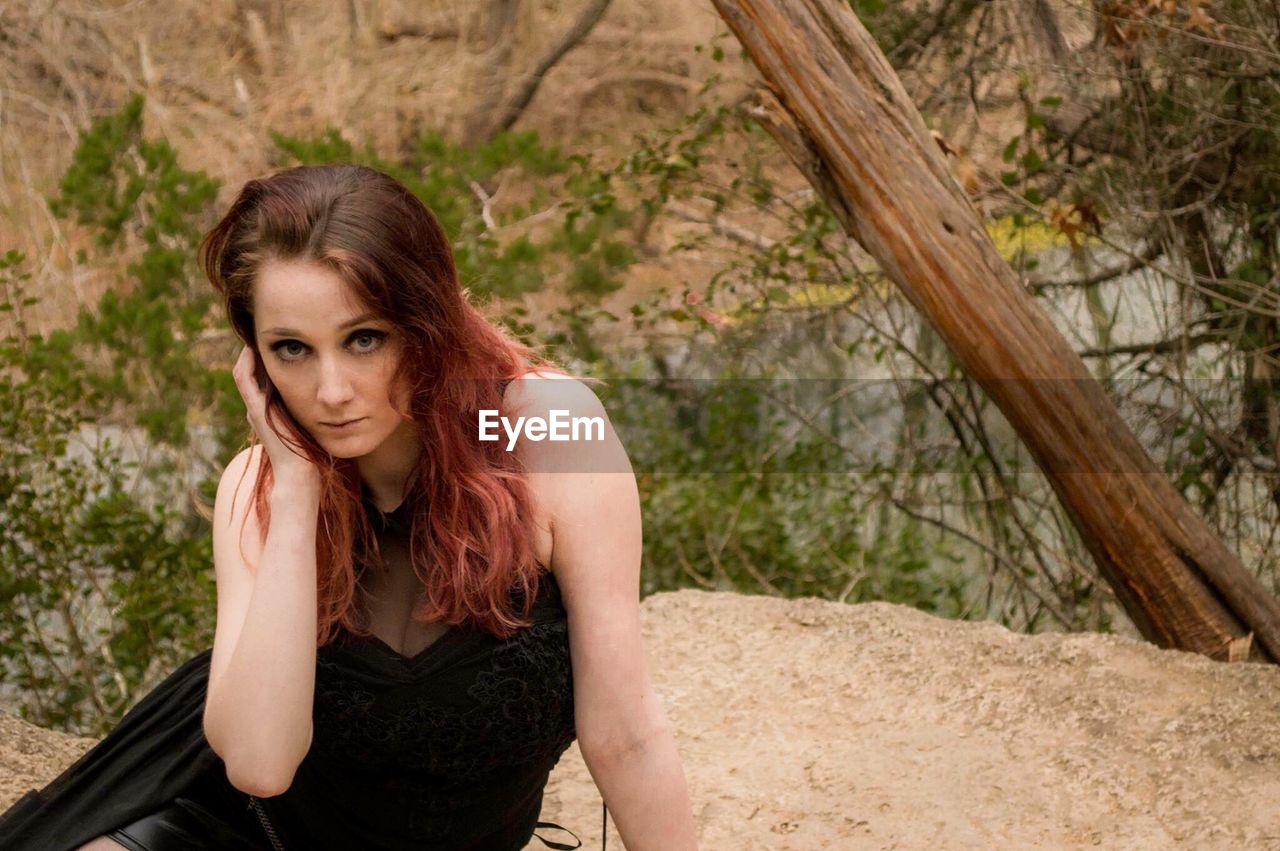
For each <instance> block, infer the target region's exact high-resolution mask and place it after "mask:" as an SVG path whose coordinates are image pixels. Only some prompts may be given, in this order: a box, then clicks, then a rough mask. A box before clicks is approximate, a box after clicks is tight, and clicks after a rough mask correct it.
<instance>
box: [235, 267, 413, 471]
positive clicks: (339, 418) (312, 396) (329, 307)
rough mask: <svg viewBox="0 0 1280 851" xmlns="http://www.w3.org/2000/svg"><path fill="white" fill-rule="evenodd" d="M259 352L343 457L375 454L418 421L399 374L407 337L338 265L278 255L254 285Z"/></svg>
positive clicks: (302, 419)
mask: <svg viewBox="0 0 1280 851" xmlns="http://www.w3.org/2000/svg"><path fill="white" fill-rule="evenodd" d="M253 316H254V328H255V332H256V334H257V344H258V351H259V352H261V354H262V360H263V362H264V363H265V364H266V366H267V374H268V376H270V378H271V383H272V384H274V385H275V386H276V389H277V390H279V392H280V396H281V397H282V398H283V399H284V403H285V406H286V407H287V408H288V409H289V413H290V414H292V415H293V418H294V419H295V420H297V422H298V424H299V425H301V426H302V427H303V428H305V429H306V430H307V431H308V432H309V433H310V434H311V436H312V437H313V438H315V440H316V442H317V443H319V444H320V445H321V446H322V447H323V448H324V449H325V450H327V451H328V452H329V453H330V454H331V455H333V456H334V457H336V458H359V457H361V456H365V455H370V454H372V453H373V452H374V451H375V450H376V449H378V448H379V447H380V446H382V445H383V444H385V443H387V442H388V438H390V437H392V436H393V435H394V436H396V438H397V441H398V442H399V441H405V440H406V439H408V438H410V437H411V436H412V434H413V428H412V423H411V422H410V421H408V420H406V419H405V418H403V417H401V416H400V414H399V413H397V408H399V410H407V405H408V392H407V390H406V389H405V388H403V387H401V388H396V391H397V392H394V393H393V388H392V386H391V383H392V375H393V373H394V371H395V368H396V365H397V363H398V362H399V358H400V353H401V348H402V345H401V341H400V339H399V336H398V334H397V333H396V329H395V326H394V325H392V324H391V323H390V322H388V321H386V320H384V319H379V318H377V317H375V316H374V315H373V313H372V311H370V310H369V309H368V307H367V306H366V305H364V304H362V303H361V302H360V301H359V300H358V299H357V297H356V296H355V294H354V293H353V292H352V291H351V289H350V287H349V286H348V285H347V283H346V282H345V281H343V280H342V278H341V277H339V275H338V274H337V273H336V272H334V271H333V270H331V269H329V268H327V267H325V266H322V265H319V264H316V263H311V262H306V261H293V260H289V261H282V260H271V261H268V262H267V263H266V264H264V265H263V267H262V269H261V270H260V271H259V274H258V277H257V280H256V281H255V283H254V288H253Z"/></svg>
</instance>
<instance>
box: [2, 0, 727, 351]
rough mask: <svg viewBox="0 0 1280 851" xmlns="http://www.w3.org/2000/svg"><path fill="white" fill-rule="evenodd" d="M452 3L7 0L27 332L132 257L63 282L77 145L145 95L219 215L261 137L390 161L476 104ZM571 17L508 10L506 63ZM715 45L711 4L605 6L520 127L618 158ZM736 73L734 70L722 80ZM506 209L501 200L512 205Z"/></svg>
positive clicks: (7, 218)
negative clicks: (339, 142)
mask: <svg viewBox="0 0 1280 851" xmlns="http://www.w3.org/2000/svg"><path fill="white" fill-rule="evenodd" d="M475 5H476V4H475V3H472V2H467V0H435V2H426V3H423V2H410V0H350V2H349V3H342V4H338V3H327V2H325V3H322V2H316V0H311V2H303V1H302V0H204V2H193V0H177V2H163V0H127V2H121V0H115V2H99V3H90V2H85V1H84V0H82V2H68V3H57V4H54V3H50V2H47V0H25V2H12V3H8V4H5V6H4V7H3V8H0V44H3V45H4V47H5V49H4V50H3V51H0V208H2V210H3V217H0V249H8V248H11V247H12V248H18V249H19V250H22V251H24V252H25V253H26V254H27V256H28V258H29V269H30V270H31V271H32V272H33V273H34V274H33V281H32V291H33V293H34V294H36V295H39V296H41V297H42V303H41V304H40V305H39V307H38V310H37V311H35V312H34V313H32V314H30V315H29V317H28V319H29V321H30V322H31V324H32V326H33V328H34V329H35V330H41V331H44V330H47V329H49V328H50V327H55V326H58V325H61V324H63V323H65V322H66V321H67V319H68V318H69V317H71V316H73V315H74V312H75V309H76V307H77V306H78V305H79V304H81V303H84V302H86V301H91V300H94V299H96V298H97V296H98V294H100V293H101V291H102V289H103V288H104V287H105V286H108V285H110V284H111V283H112V282H118V281H121V280H122V279H123V277H124V275H123V272H124V268H125V267H126V266H127V265H128V263H129V262H131V261H132V259H133V258H134V257H136V256H137V252H138V251H139V250H140V246H137V245H133V246H125V247H124V248H122V249H121V250H119V251H117V252H115V253H114V254H113V255H112V257H111V258H110V259H109V260H102V261H98V260H95V261H94V262H92V263H91V264H89V265H87V266H86V265H79V266H77V265H76V264H75V263H74V262H73V260H72V258H73V257H74V256H75V252H76V250H77V249H82V248H83V249H88V247H89V241H88V237H89V234H87V233H86V232H84V229H83V228H79V227H77V226H75V225H74V224H70V223H68V222H65V221H62V220H59V219H57V218H56V217H54V216H53V215H52V214H51V213H50V212H49V209H48V205H47V203H46V200H45V199H46V197H48V196H50V195H53V194H55V193H56V185H57V180H58V178H59V177H60V175H61V174H62V173H63V171H64V170H65V168H66V166H67V164H68V163H69V161H70V157H71V153H72V150H73V149H74V146H75V142H76V135H77V133H78V132H79V131H80V130H81V129H83V128H86V127H88V125H89V123H90V122H91V121H92V120H93V119H94V118H97V117H99V116H103V115H107V114H111V113H113V112H115V111H116V110H118V109H119V107H120V106H121V105H122V104H123V103H124V101H125V100H126V99H127V97H128V96H129V95H130V94H131V93H133V92H142V93H144V94H145V95H146V97H147V106H146V111H145V116H144V121H145V127H146V133H147V134H148V135H149V136H153V137H163V138H165V139H167V140H168V141H169V142H170V144H172V145H173V146H174V148H175V149H176V150H177V151H178V153H179V158H180V161H181V162H182V163H183V165H184V166H185V167H187V168H195V169H203V170H205V171H206V172H208V173H209V174H211V175H214V176H216V177H218V178H219V179H220V180H222V182H223V187H224V188H223V195H224V197H223V199H222V200H223V201H224V202H228V201H229V200H230V197H231V195H232V194H233V193H234V192H235V190H236V189H237V188H238V187H239V185H241V184H242V183H243V181H244V180H246V179H247V178H249V177H251V176H254V175H256V174H260V173H263V172H265V171H269V170H271V169H272V168H274V167H275V166H276V165H277V163H275V162H273V161H272V158H271V154H272V145H271V142H270V138H269V136H268V131H269V130H277V131H281V132H284V133H292V134H304V133H309V132H318V131H320V130H323V129H324V128H326V127H330V126H332V127H336V128H338V129H339V130H341V131H342V133H343V134H344V135H345V136H346V137H347V138H348V139H351V140H355V141H357V142H358V143H363V142H365V141H368V142H369V143H371V144H372V145H373V147H374V148H375V149H376V150H377V151H378V152H379V154H381V155H383V156H386V157H394V156H395V155H396V153H397V151H399V150H400V149H401V148H402V146H404V145H405V144H407V143H408V142H409V141H410V140H412V139H413V138H414V137H415V136H416V135H417V134H419V133H420V132H421V131H423V130H424V129H427V128H440V129H443V130H445V131H446V132H447V133H450V134H451V135H453V134H456V133H457V131H458V130H459V127H460V122H461V120H462V119H463V118H464V116H465V115H466V110H467V105H468V104H469V103H470V102H472V101H473V100H474V98H475V96H476V92H475V85H474V82H473V81H474V80H475V79H476V77H477V74H476V71H477V69H478V68H479V67H480V66H481V64H482V63H484V62H485V61H486V56H485V55H484V54H478V55H475V54H472V53H471V52H470V51H469V50H468V48H467V44H466V34H467V33H468V32H470V31H471V30H470V28H472V27H474V26H475V22H474V21H471V20H468V17H467V15H468V10H470V9H472V8H474V7H475ZM581 6H582V3H580V2H566V0H540V2H528V3H525V4H524V5H523V6H522V11H521V18H520V20H519V21H518V24H517V28H516V30H517V39H516V46H515V54H514V63H513V64H514V67H515V68H517V69H519V68H524V67H528V66H529V65H530V64H531V63H532V61H533V59H534V57H535V56H536V55H537V54H538V52H539V51H540V50H541V49H543V47H544V46H545V44H546V43H547V42H548V41H550V40H551V38H552V37H553V36H554V35H555V34H557V33H558V32H560V31H561V30H562V29H564V28H565V27H567V26H568V23H569V22H570V21H571V20H572V19H573V17H574V16H575V15H576V14H577V12H578V10H579V8H580V7H581ZM721 29H723V25H722V23H721V22H720V20H719V18H718V17H717V16H716V15H715V13H714V11H713V10H712V8H711V6H710V4H706V5H702V4H689V3H683V2H679V0H660V1H659V2H654V0H615V2H614V3H613V5H612V6H611V7H610V9H609V11H608V12H607V13H606V15H605V17H604V19H603V20H602V21H601V22H600V24H599V25H598V26H597V27H596V29H595V30H594V31H593V32H592V33H591V35H589V36H588V38H587V39H586V41H585V42H584V43H583V44H582V45H581V46H579V47H578V48H577V49H575V50H574V51H571V52H570V53H569V54H568V55H567V56H566V57H565V58H564V60H563V61H562V62H561V63H560V64H559V65H558V66H556V67H555V68H554V69H553V70H552V71H551V73H550V74H548V76H547V78H546V80H545V81H544V83H543V85H542V88H541V89H540V90H539V92H538V94H537V96H536V97H535V98H534V100H533V102H532V103H531V104H530V106H529V108H528V110H527V111H526V112H525V114H524V115H523V116H522V117H521V119H520V121H519V122H518V123H517V125H516V126H517V129H536V130H538V132H539V133H540V135H541V136H542V137H543V138H544V139H545V140H549V141H555V142H558V143H560V144H561V145H563V146H564V147H566V148H567V149H569V150H591V151H593V152H596V153H598V154H600V155H602V156H604V157H606V158H607V157H608V156H609V155H610V154H618V153H621V152H622V151H623V150H624V149H625V148H626V146H627V144H628V143H629V142H630V140H631V138H632V134H634V133H635V132H639V131H643V130H646V129H652V128H654V127H657V126H661V125H664V124H669V123H671V122H673V121H675V120H677V119H678V118H679V116H680V115H681V114H683V113H684V112H685V111H686V110H687V109H689V108H691V102H692V95H693V93H694V92H695V91H696V90H697V88H698V86H700V85H701V83H702V81H703V80H704V79H705V78H706V76H707V75H708V74H709V73H711V71H712V70H716V71H721V72H723V71H725V70H726V66H727V67H728V68H729V69H731V70H730V73H733V71H732V68H733V66H735V65H736V60H734V59H730V61H728V62H726V63H724V64H723V65H716V64H714V63H712V62H711V60H710V59H709V58H707V56H706V54H705V53H703V54H698V53H695V52H694V50H693V47H694V45H696V44H702V43H708V42H709V41H710V39H711V38H712V36H714V35H715V33H716V32H718V31H720V30H721ZM738 70H739V71H741V69H740V68H739V69H738ZM521 194H522V193H520V192H519V191H518V189H517V190H516V191H512V192H510V193H509V195H508V197H509V198H510V199H512V200H514V199H516V198H518V197H519V196H520V195H521Z"/></svg>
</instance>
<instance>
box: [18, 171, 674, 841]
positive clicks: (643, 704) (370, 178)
mask: <svg viewBox="0 0 1280 851" xmlns="http://www.w3.org/2000/svg"><path fill="white" fill-rule="evenodd" d="M200 253H201V263H202V265H203V267H204V269H205V271H206V274H207V275H208V276H209V278H210V280H211V281H212V282H213V284H214V285H215V286H216V287H217V288H218V289H219V291H220V292H221V293H222V295H223V298H224V303H225V306H226V310H227V313H228V316H229V318H230V320H231V324H232V327H233V328H234V329H235V331H236V333H237V334H238V335H239V337H240V338H241V339H242V340H243V341H244V343H245V348H244V350H243V351H242V352H241V354H240V357H239V360H238V361H237V362H236V364H235V367H234V368H233V370H232V373H233V376H234V378H235V382H236V386H237V387H238V388H239V391H240V394H241V396H242V397H243V399H244V401H245V405H246V407H247V410H248V419H249V422H250V424H251V425H252V426H253V432H254V435H256V437H257V442H255V443H254V444H253V445H251V446H250V447H249V448H248V449H246V450H244V451H242V452H241V453H240V454H239V455H237V456H236V457H235V459H233V460H232V462H231V463H230V464H229V465H228V467H227V469H226V470H225V471H224V473H223V475H222V478H221V482H220V484H219V486H218V493H217V500H216V503H215V507H214V513H213V536H214V538H213V545H214V564H215V572H216V575H217V588H218V606H217V624H216V629H215V636H214V642H213V647H212V648H211V650H206V651H204V652H203V653H201V654H200V655H198V656H196V657H195V658H193V659H192V660H190V661H188V662H187V663H185V664H184V665H183V666H181V667H180V668H179V669H178V670H177V671H175V672H174V673H173V674H172V675H171V676H170V677H169V678H168V679H166V680H165V681H164V682H163V683H161V684H160V685H159V686H158V687H157V688H156V689H154V690H153V691H152V692H151V693H150V694H148V695H147V696H146V697H145V698H144V699H143V700H142V701H141V702H140V703H139V704H138V705H137V706H135V707H134V708H133V709H132V710H131V711H130V712H129V713H128V714H127V715H126V716H125V718H124V719H122V721H121V723H120V724H119V725H118V726H117V728H116V729H115V730H113V731H112V733H110V734H109V735H108V736H107V737H106V738H105V739H104V740H103V741H102V742H100V743H99V744H98V745H97V746H95V748H94V749H93V750H91V751H90V752H89V753H87V754H86V755H85V756H84V757H82V758H81V759H80V760H79V761H78V762H77V763H76V764H74V765H72V766H71V767H70V768H68V769H67V771H65V772H64V773H63V775H61V776H60V777H59V778H58V779H56V780H55V781H54V782H52V783H50V784H49V785H48V786H47V787H45V789H43V790H41V791H39V792H34V791H33V792H30V793H28V795H27V796H25V797H24V798H23V799H22V800H20V801H19V802H18V803H17V804H16V805H15V806H14V807H13V808H12V809H11V810H10V811H9V812H8V813H6V814H5V816H4V817H3V818H0V847H3V848H6V849H25V848H31V849H36V848H39V849H40V851H59V849H67V851H70V849H74V848H80V849H92V850H93V851H100V849H117V848H120V847H124V848H130V849H135V851H141V850H143V849H145V851H170V849H179V848H181V849H187V848H245V849H261V848H288V849H290V851H293V849H324V848H335V849H337V848H342V849H355V848H359V849H366V848H367V849H375V848H385V849H409V848H415V849H418V848H433V849H495V851H496V850H497V849H503V851H506V849H519V848H523V847H524V846H525V844H526V843H527V842H528V841H529V839H530V838H531V836H533V835H535V834H534V829H535V828H536V827H544V826H546V827H558V826H557V825H552V824H550V823H546V822H538V821H537V818H538V815H539V811H540V807H541V802H542V794H543V788H544V787H545V785H546V782H547V777H548V774H549V772H550V770H551V768H552V767H553V766H554V765H555V763H556V761H557V760H558V758H559V756H560V755H561V753H563V751H564V750H565V749H566V748H567V747H568V746H569V744H570V743H571V742H572V741H573V740H574V739H575V738H576V739H577V740H578V742H579V746H580V749H581V752H582V754H583V757H584V759H585V761H586V763H587V766H588V768H589V769H590V771H591V775H592V777H593V778H594V780H595V781H596V784H597V786H598V787H599V789H600V791H601V793H602V797H603V798H604V800H605V801H607V802H608V803H609V804H612V805H613V815H614V819H615V822H616V824H617V826H618V830H619V832H620V834H621V836H622V838H623V841H624V842H625V843H626V844H627V847H628V848H631V849H633V851H636V849H646V848H655V849H656V848H662V849H673V848H680V849H687V848H694V847H695V840H694V831H693V820H692V816H691V813H690V808H689V801H688V793H687V790H686V785H685V779H684V775H683V771H682V768H681V765H680V761H679V756H678V754H677V751H676V748H675V744H674V739H673V737H672V735H671V732H670V729H669V726H668V724H667V721H666V717H665V715H664V713H663V710H662V708H661V705H660V704H659V702H658V700H657V698H656V696H655V694H654V691H653V688H652V686H651V684H650V681H649V675H648V672H647V669H646V665H645V660H644V654H643V647H642V644H641V638H640V622H639V606H638V578H639V566H640V546H641V538H640V513H639V500H638V496H637V491H636V484H635V478H634V476H633V475H632V473H631V469H630V464H629V462H628V461H627V458H626V453H625V452H624V451H623V449H622V447H621V445H620V443H619V442H618V439H617V436H616V435H615V434H614V433H613V430H612V428H611V427H609V425H608V418H607V416H606V415H605V413H604V409H603V407H602V406H601V405H600V402H599V400H598V399H597V398H596V396H595V394H594V393H593V392H592V391H591V390H590V389H589V388H588V387H586V386H585V385H584V384H582V383H581V382H579V381H577V380H575V379H573V378H570V377H568V376H566V375H564V374H563V373H560V372H558V371H556V370H555V369H554V368H553V367H552V365H551V364H550V363H548V362H547V361H546V360H545V359H543V358H540V357H538V356H537V355H536V354H535V353H534V352H532V351H531V350H529V349H528V348H526V347H524V346H521V345H519V344H518V343H516V342H515V341H513V340H511V339H510V338H509V337H507V336H506V335H505V334H503V333H502V332H501V331H500V330H499V329H498V328H496V327H495V326H493V325H491V324H490V323H488V322H487V321H485V319H484V318H483V317H482V316H481V315H480V314H479V313H478V312H477V311H476V310H475V309H474V308H473V307H472V306H471V305H470V304H469V302H468V300H467V298H466V294H465V292H464V291H463V290H462V289H461V288H460V286H459V283H458V278H457V273H456V270H455V268H454V264H453V259H452V254H451V251H450V248H449V244H448V241H447V239H446V237H445V235H444V233H443V232H442V231H441V229H440V226H439V224H438V223H437V221H436V219H435V217H434V216H433V215H432V214H431V212H430V211H429V210H428V209H427V208H426V207H425V206H424V205H423V204H422V203H421V202H420V201H419V200H418V199H417V198H416V197H415V196H413V195H412V193H410V192H409V191H408V190H406V189H405V188H404V187H403V186H402V185H401V184H400V183H398V182H397V181H395V180H394V179H392V178H390V177H388V176H387V175H385V174H382V173H381V172H378V171H375V170H373V169H370V168H365V167H360V166H352V165H332V166H316V167H299V168H292V169H288V170H285V171H283V172H280V173H278V174H275V175H272V176H269V177H267V178H264V179H260V180H251V181H249V182H248V183H247V184H246V185H245V187H244V188H243V190H242V191H241V193H240V195H239V197H238V198H236V200H235V202H234V203H233V204H232V207H231V209H230V211H229V212H228V213H227V214H226V216H225V217H224V218H223V220H222V221H221V222H219V223H218V225H217V226H215V227H214V228H213V230H212V231H211V232H210V233H209V234H207V235H206V237H205V239H204V242H203V244H202V245H201V252H200ZM553 411H561V412H563V411H568V412H570V414H571V416H573V417H594V418H597V419H596V422H597V423H598V424H601V425H602V427H601V428H599V429H598V430H597V434H596V435H595V436H593V437H592V436H591V432H590V430H588V431H587V437H581V436H580V437H579V439H578V440H576V441H570V442H569V443H563V442H558V441H552V440H539V439H537V437H536V435H535V433H534V432H533V431H526V432H525V435H526V438H527V439H519V438H518V436H517V435H516V433H514V432H512V433H511V434H512V437H513V438H514V439H513V440H508V439H507V436H506V435H504V436H502V438H501V439H498V440H493V439H482V437H484V431H483V428H482V427H481V426H482V422H481V416H482V413H483V412H493V413H496V414H497V415H499V416H500V417H502V418H505V422H506V423H507V428H508V431H509V432H510V428H509V424H510V423H528V422H531V421H532V418H534V417H541V418H542V419H544V420H548V419H552V418H553V417H554V415H553V413H552V412H553ZM490 416H491V418H492V415H490ZM519 417H526V419H525V420H520V419H519ZM606 816H607V811H606ZM538 838H539V839H542V841H543V843H544V844H546V845H548V846H549V847H552V848H574V847H578V846H571V845H566V844H563V843H558V842H549V841H548V840H546V839H544V838H543V837H542V836H540V835H539V836H538ZM575 838H576V837H575ZM580 844H581V843H579V845H580Z"/></svg>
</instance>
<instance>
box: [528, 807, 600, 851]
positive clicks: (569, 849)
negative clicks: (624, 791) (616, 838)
mask: <svg viewBox="0 0 1280 851" xmlns="http://www.w3.org/2000/svg"><path fill="white" fill-rule="evenodd" d="M600 806H601V807H603V808H604V815H603V816H602V817H601V818H602V821H601V822H600V851H604V848H605V842H607V841H608V839H609V831H608V829H607V828H608V827H609V805H608V804H606V803H605V802H604V801H601V802H600ZM538 827H554V828H555V829H556V830H563V831H564V832H565V833H567V834H569V835H570V836H572V837H573V838H574V839H578V834H576V833H574V832H573V831H572V830H570V829H569V828H567V827H561V826H560V825H558V824H556V823H555V822H553V821H540V822H538V823H537V824H536V825H535V828H538ZM534 836H538V834H536V833H535V834H534ZM538 838H539V839H542V844H543V845H545V846H547V847H548V848H554V849H556V851H573V849H575V848H581V847H582V840H581V839H578V844H577V845H565V844H564V843H563V842H552V841H551V840H550V839H543V837H541V836H538Z"/></svg>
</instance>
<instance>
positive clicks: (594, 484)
mask: <svg viewBox="0 0 1280 851" xmlns="http://www.w3.org/2000/svg"><path fill="white" fill-rule="evenodd" d="M504 401H506V402H508V403H509V404H510V405H511V406H512V407H513V408H515V409H517V412H518V413H520V414H528V415H534V416H541V417H544V418H547V417H549V416H550V411H552V410H565V411H569V412H570V414H569V416H570V417H599V418H600V420H601V422H602V423H603V429H601V433H602V439H599V440H595V439H593V440H591V441H578V442H573V443H560V444H556V443H551V442H549V441H541V442H533V441H522V443H521V444H518V447H519V448H518V449H517V450H516V451H517V453H518V454H520V455H521V456H522V460H523V461H524V463H525V465H526V467H525V468H526V470H528V471H529V478H530V480H531V482H532V484H533V485H534V488H535V490H536V492H537V493H538V498H539V500H540V501H545V504H544V507H545V508H546V510H547V513H548V514H549V515H550V517H551V524H552V541H553V545H552V559H551V569H552V571H553V572H554V573H555V575H556V581H557V583H558V584H559V586H560V589H561V591H562V593H563V596H564V602H565V609H566V611H567V612H568V615H569V647H570V656H571V658H572V661H573V691H574V698H573V699H574V722H575V726H576V728H577V734H578V745H579V749H580V750H581V752H582V756H583V759H584V761H585V762H586V764H587V769H588V770H589V771H590V772H591V776H592V777H593V778H594V779H595V782H596V785H597V786H598V787H599V788H600V793H601V795H603V797H604V800H605V803H606V804H607V805H608V807H609V811H610V812H611V813H612V814H613V816H614V821H615V823H616V824H617V827H618V832H619V833H620V834H621V836H622V841H623V842H624V843H625V844H626V846H627V848H629V849H631V851H648V849H654V850H655V851H657V849H661V851H693V849H696V848H697V838H696V833H695V830H694V823H693V813H692V810H691V807H690V804H689V792H688V789H687V786H686V783H685V777H684V769H683V768H682V766H681V764H680V755H679V753H678V752H677V750H676V743H675V739H674V737H673V736H672V734H671V728H670V724H669V722H668V721H667V717H666V713H665V712H664V710H663V707H662V703H661V702H660V701H659V699H658V697H657V695H656V694H655V692H654V689H653V686H652V684H651V683H650V679H649V671H648V667H647V664H646V660H645V653H644V645H643V642H642V640H641V634H640V562H641V543H642V540H641V526H642V524H641V516H640V496H639V491H638V489H637V486H636V478H635V475H634V473H633V472H632V470H631V463H630V460H629V459H628V458H627V454H626V451H625V450H624V449H623V447H622V444H621V442H620V441H619V440H618V436H617V434H616V433H615V432H614V430H613V425H612V424H611V423H610V422H609V420H608V415H607V414H606V413H605V410H604V406H603V405H601V404H600V400H599V399H598V398H597V397H596V395H595V393H594V392H592V391H591V389H590V388H589V387H587V386H586V385H584V384H582V383H581V382H579V381H576V380H573V379H563V378H547V379H540V378H532V379H529V378H522V379H520V380H518V381H513V382H512V385H511V387H510V388H509V389H508V399H507V400H504Z"/></svg>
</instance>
